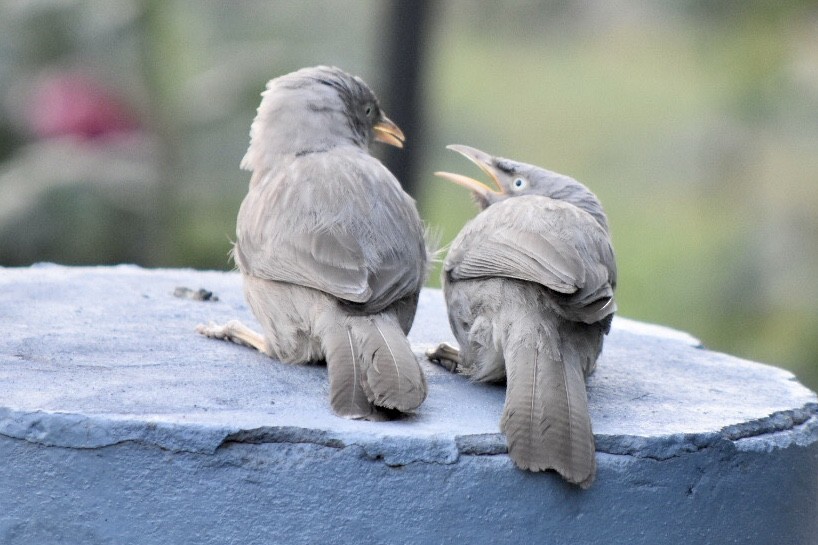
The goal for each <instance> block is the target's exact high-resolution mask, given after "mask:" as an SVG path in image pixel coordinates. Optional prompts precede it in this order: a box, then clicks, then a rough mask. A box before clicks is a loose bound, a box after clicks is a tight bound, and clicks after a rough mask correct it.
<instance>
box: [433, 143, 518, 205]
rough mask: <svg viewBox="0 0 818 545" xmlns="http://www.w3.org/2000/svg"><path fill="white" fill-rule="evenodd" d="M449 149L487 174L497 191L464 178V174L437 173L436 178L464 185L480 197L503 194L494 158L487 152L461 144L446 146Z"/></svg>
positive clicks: (471, 179)
mask: <svg viewBox="0 0 818 545" xmlns="http://www.w3.org/2000/svg"><path fill="white" fill-rule="evenodd" d="M446 148H447V149H450V150H452V151H456V152H457V153H459V154H461V155H462V156H464V157H465V158H466V159H468V160H469V161H471V162H472V163H474V164H475V165H477V166H478V167H480V170H482V171H483V172H485V173H486V174H488V175H489V177H490V178H491V181H492V182H494V185H495V186H496V187H497V189H493V188H491V187H489V186H488V185H486V184H484V183H482V182H479V181H477V180H475V179H474V178H469V177H468V176H463V175H462V174H454V173H451V172H435V176H440V177H441V178H443V179H444V180H448V181H450V182H454V183H456V184H458V185H462V186H463V187H465V188H467V189H470V190H471V191H474V192H475V193H478V194H480V195H486V194H488V193H494V194H500V193H502V192H503V188H502V186H501V185H500V181H499V180H498V179H497V173H496V172H495V170H494V167H493V166H492V164H491V162H492V159H493V157H492V156H491V155H489V154H488V153H486V152H483V151H480V150H479V149H476V148H472V147H469V146H463V145H460V144H452V145H450V146H446Z"/></svg>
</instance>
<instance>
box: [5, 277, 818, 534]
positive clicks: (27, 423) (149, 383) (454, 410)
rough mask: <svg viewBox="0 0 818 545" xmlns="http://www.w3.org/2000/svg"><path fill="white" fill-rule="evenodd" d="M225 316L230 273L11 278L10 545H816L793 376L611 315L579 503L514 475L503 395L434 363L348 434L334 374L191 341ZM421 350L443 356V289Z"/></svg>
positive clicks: (806, 395)
mask: <svg viewBox="0 0 818 545" xmlns="http://www.w3.org/2000/svg"><path fill="white" fill-rule="evenodd" d="M180 286H185V287H188V288H192V289H193V290H198V289H199V288H205V289H207V290H210V291H212V292H214V294H215V295H217V296H218V299H219V300H218V301H198V300H193V299H184V298H179V297H174V295H173V293H174V290H175V289H176V288H177V287H180ZM236 317H238V318H240V319H242V320H244V321H245V322H246V323H248V324H253V325H255V321H254V320H253V318H252V317H251V315H250V313H249V310H248V308H247V307H246V305H245V304H244V301H243V298H242V294H241V284H240V278H239V277H238V275H236V274H228V273H218V272H198V271H191V270H144V269H140V268H137V267H133V266H120V267H112V268H102V267H100V268H66V267H60V266H55V265H40V266H35V267H33V268H29V269H0V333H2V335H0V460H2V462H0V483H2V488H3V490H4V491H5V493H4V494H3V495H2V496H0V543H3V544H6V543H9V544H23V543H26V544H28V543H32V544H34V543H36V544H41V543H83V544H97V543H99V544H103V543H104V544H114V543H116V544H119V543H141V544H153V543H173V544H184V543H196V544H210V543H213V544H216V543H219V544H223V543H237V544H238V543H241V544H245V545H246V544H266V543H331V542H338V543H359V542H360V543H363V542H366V543H445V542H459V543H574V544H576V543H633V544H639V543H646V544H647V543H651V544H654V543H663V544H669V543H733V542H736V543H778V544H787V543H792V544H801V543H818V399H816V396H815V394H814V393H812V392H810V391H809V390H807V389H806V388H804V387H803V386H801V385H800V384H798V383H797V382H796V381H795V380H794V378H793V377H792V375H791V374H789V373H788V372H786V371H783V370H780V369H778V368H775V367H771V366H767V365H761V364H756V363H752V362H748V361H744V360H740V359H737V358H734V357H731V356H727V355H724V354H718V353H713V352H709V351H707V350H704V349H702V348H701V347H700V346H699V343H698V341H697V340H696V339H694V338H692V337H690V336H689V335H686V334H684V333H680V332H677V331H673V330H670V329H666V328H662V327H658V326H653V325H648V324H642V323H638V322H634V321H630V320H626V319H622V318H617V319H616V320H615V322H614V330H613V332H612V334H611V335H610V336H609V338H608V340H607V344H606V348H605V351H604V352H603V355H602V357H601V359H600V361H599V365H598V370H597V372H596V373H595V374H594V376H593V377H591V379H590V381H589V399H590V409H591V418H592V420H593V424H594V432H595V434H596V438H597V457H598V465H599V470H598V475H597V480H596V482H595V483H594V485H593V486H592V488H591V489H590V490H588V491H581V490H579V489H577V488H576V487H571V486H570V485H567V484H565V483H563V482H562V481H561V480H560V479H559V478H558V477H557V476H556V475H553V474H551V473H546V474H529V473H524V472H521V471H518V470H517V469H515V468H514V466H513V465H512V464H511V462H510V460H509V459H508V457H507V456H506V455H505V453H504V452H505V442H504V440H503V437H502V436H501V435H500V434H499V433H498V421H499V416H500V412H501V407H502V401H503V393H504V392H503V387H501V386H492V385H476V384H471V383H469V382H468V381H466V380H465V379H463V378H462V377H459V376H453V375H450V374H448V373H446V372H445V371H443V370H441V369H440V368H438V367H437V366H434V365H432V364H430V363H428V362H425V363H424V369H425V371H426V373H427V377H428V379H429V397H428V399H427V401H426V402H425V403H424V404H423V405H422V406H421V408H420V409H419V410H418V411H417V413H416V414H414V415H412V416H409V417H407V418H404V419H402V420H399V421H393V422H380V423H371V422H357V421H349V420H344V419H339V418H337V417H335V416H333V415H332V413H331V412H330V409H329V403H328V400H327V380H326V369H325V368H324V367H322V366H320V365H310V366H288V365H284V364H281V363H279V362H276V361H273V360H270V359H269V358H266V357H265V356H262V355H260V354H257V353H254V352H252V351H251V350H249V349H246V348H243V347H239V346H236V345H232V344H228V343H223V342H217V341H213V340H209V339H205V338H203V337H200V336H198V335H196V334H194V332H193V329H194V327H195V325H196V324H197V323H199V322H206V321H210V320H212V321H216V322H223V321H226V320H228V319H231V318H236ZM410 338H411V340H412V343H413V346H414V347H415V348H416V350H417V352H418V354H422V353H423V351H424V350H425V349H426V348H427V347H429V346H431V345H433V344H435V343H437V342H439V341H442V340H448V341H450V342H452V341H453V339H452V336H451V333H450V331H449V328H448V324H447V321H446V318H445V309H444V305H443V299H442V294H441V293H440V292H439V291H437V290H426V291H425V292H424V293H423V296H422V298H421V307H420V310H419V313H418V317H417V320H416V324H415V327H414V328H413V330H412V333H411V335H410Z"/></svg>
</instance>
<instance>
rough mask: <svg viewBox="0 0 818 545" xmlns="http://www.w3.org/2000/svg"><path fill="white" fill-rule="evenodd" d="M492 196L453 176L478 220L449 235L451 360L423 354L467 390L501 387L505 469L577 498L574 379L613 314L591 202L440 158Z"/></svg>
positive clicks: (589, 467) (446, 276)
mask: <svg viewBox="0 0 818 545" xmlns="http://www.w3.org/2000/svg"><path fill="white" fill-rule="evenodd" d="M449 149H452V150H454V151H456V152H459V153H460V154H462V155H464V156H465V157H466V158H468V159H470V160H471V161H472V162H474V163H475V164H476V165H477V166H478V167H480V169H482V170H483V171H484V172H485V173H486V174H487V175H488V176H489V177H490V178H491V180H492V181H493V183H494V185H495V186H496V188H491V187H489V186H487V185H484V184H483V183H481V182H479V181H477V180H475V179H473V178H469V177H466V176H462V175H460V174H452V173H448V172H438V173H436V174H437V175H438V176H440V177H442V178H444V179H446V180H448V181H451V182H454V183H456V184H459V185H462V186H464V187H466V188H468V189H469V190H470V191H471V192H472V194H473V195H474V197H475V199H476V201H477V203H478V205H479V207H480V208H481V209H482V211H481V212H480V213H479V214H478V215H477V216H476V217H475V218H474V219H472V220H471V221H470V222H469V223H467V224H466V226H465V227H464V228H463V230H462V231H461V232H460V233H459V234H458V236H457V237H456V238H455V240H454V241H453V242H452V244H451V248H450V250H449V253H448V256H447V257H446V260H445V263H444V266H443V289H444V294H445V297H446V305H447V307H448V313H449V323H450V324H451V327H452V331H453V332H454V336H455V338H456V339H457V341H458V343H459V345H460V349H459V350H458V349H456V348H454V347H452V346H450V345H448V344H441V345H440V346H438V347H437V348H436V349H435V350H432V351H430V352H429V353H428V356H429V357H430V359H433V360H437V361H439V362H440V363H442V364H444V365H445V366H446V367H447V368H449V369H450V370H458V371H460V372H462V373H464V374H466V375H468V376H469V377H471V379H472V380H475V381H481V382H483V381H501V380H503V379H505V380H506V399H505V405H504V407H503V414H502V417H501V421H500V428H501V431H502V432H503V433H504V434H505V436H506V440H507V442H508V450H509V455H510V457H511V458H512V460H513V461H514V462H515V463H516V465H517V466H518V467H520V468H522V469H527V470H530V471H545V470H555V471H557V472H558V473H559V474H560V475H561V476H562V477H563V478H564V479H565V480H567V481H569V482H571V483H575V484H578V485H580V486H581V487H582V488H587V487H588V486H590V485H591V483H592V482H593V480H594V477H595V474H596V460H595V446H594V436H593V433H592V431H591V419H590V416H589V413H588V396H587V392H586V387H585V378H586V377H587V376H588V375H589V374H591V373H592V372H593V370H594V368H595V366H596V361H597V358H598V356H599V354H600V352H601V351H602V343H603V337H604V335H605V334H607V333H608V331H609V330H610V327H611V322H612V320H613V315H614V312H615V311H616V303H615V301H614V289H615V287H616V263H615V260H614V252H613V248H612V246H611V239H610V236H609V234H608V221H607V218H606V216H605V213H604V212H603V210H602V205H601V204H600V202H599V200H598V199H597V198H596V196H595V195H594V194H593V193H592V192H591V191H590V190H589V189H588V188H587V187H585V186H584V185H582V184H580V183H579V182H577V181H576V180H574V179H572V178H569V177H568V176H563V175H561V174H557V173H555V172H551V171H548V170H545V169H542V168H539V167H536V166H533V165H528V164H525V163H520V162H517V161H511V160H508V159H502V158H499V157H493V156H491V155H489V154H487V153H484V152H482V151H480V150H477V149H474V148H471V147H468V146H460V145H454V146H449Z"/></svg>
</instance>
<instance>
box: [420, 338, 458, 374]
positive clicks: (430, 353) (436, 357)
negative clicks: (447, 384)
mask: <svg viewBox="0 0 818 545" xmlns="http://www.w3.org/2000/svg"><path fill="white" fill-rule="evenodd" d="M426 357H427V358H429V361H433V362H435V363H437V364H438V365H440V366H441V367H443V368H444V369H446V370H447V371H449V372H450V373H456V372H457V368H458V367H460V365H461V361H460V350H458V349H457V348H455V347H454V346H452V345H450V344H449V343H440V344H439V345H437V347H436V348H433V349H431V350H427V351H426Z"/></svg>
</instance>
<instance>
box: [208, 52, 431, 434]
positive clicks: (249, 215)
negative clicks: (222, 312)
mask: <svg viewBox="0 0 818 545" xmlns="http://www.w3.org/2000/svg"><path fill="white" fill-rule="evenodd" d="M262 96H263V99H262V102H261V105H260V106H259V109H258V114H257V115H256V118H255V120H254V121H253V124H252V127H251V130H250V136H251V138H250V147H249V149H248V150H247V154H246V155H245V156H244V159H243V160H242V163H241V166H242V167H243V168H245V169H247V170H251V171H252V177H251V180H250V188H249V192H248V194H247V196H246V197H245V199H244V201H243V202H242V205H241V208H240V210H239V215H238V220H237V225H236V236H237V238H236V242H235V246H234V249H233V257H234V260H235V262H236V265H237V266H238V269H239V271H241V273H242V276H243V277H244V292H245V296H246V298H247V302H248V303H249V305H250V308H251V309H252V311H253V313H254V315H255V316H256V318H257V319H258V321H259V322H260V323H261V326H262V328H263V331H264V335H263V336H260V335H258V334H253V332H252V331H250V330H249V329H248V328H246V327H244V326H241V325H240V324H238V325H236V324H235V323H232V324H227V325H226V326H202V327H200V328H199V330H200V332H202V333H203V334H205V335H208V336H211V337H217V338H226V339H229V340H233V341H236V342H240V343H243V344H248V345H250V346H253V347H255V348H257V349H259V350H261V351H263V352H265V353H267V354H269V355H270V356H273V357H276V358H279V359H280V360H282V361H284V362H289V363H305V362H310V361H318V360H326V361H327V366H328V370H329V379H330V400H331V404H332V408H333V410H334V411H335V412H336V413H337V414H339V415H341V416H345V417H350V418H372V417H376V416H377V407H383V408H388V409H397V410H400V411H410V410H412V409H414V408H416V407H418V406H419V405H420V404H421V403H422V402H423V400H424V398H425V397H426V381H425V378H424V376H423V372H422V370H421V368H420V365H419V364H418V362H417V360H416V359H415V357H414V354H413V353H412V350H411V348H410V346H409V343H408V341H407V339H406V333H408V331H409V328H410V327H411V325H412V321H413V320H414V315H415V309H416V307H417V300H418V296H419V293H420V289H421V287H422V285H423V283H424V280H425V276H426V271H427V262H428V252H427V248H426V244H425V239H424V229H423V225H422V223H421V220H420V218H419V216H418V213H417V209H416V207H415V203H414V201H413V200H412V198H411V197H409V195H407V194H406V193H405V192H404V191H403V190H402V188H401V186H400V184H399V183H398V181H397V180H396V179H395V177H394V176H393V175H392V174H391V173H390V172H389V170H388V169H387V168H386V167H384V166H383V164H381V163H380V161H378V160H377V159H375V158H374V157H372V156H371V155H370V154H369V150H368V147H369V144H370V142H371V141H372V140H373V139H374V140H379V141H382V142H385V143H388V144H392V145H396V146H398V147H400V146H402V141H403V134H402V133H401V131H400V129H398V127H397V126H396V125H395V124H394V123H392V122H391V121H390V120H389V119H388V118H387V117H386V115H385V114H384V113H383V112H382V110H381V108H380V105H379V104H378V100H377V98H376V97H375V95H374V94H373V93H372V91H371V90H370V89H369V87H367V85H366V84H365V83H364V82H363V81H362V80H361V79H359V78H357V77H354V76H351V75H349V74H346V73H345V72H343V71H341V70H339V69H337V68H331V67H324V66H319V67H315V68H305V69H302V70H299V71H297V72H293V73H291V74H288V75H285V76H282V77H279V78H276V79H274V80H271V81H270V82H269V83H268V84H267V90H266V91H265V92H264V93H262ZM254 335H255V336H254Z"/></svg>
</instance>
